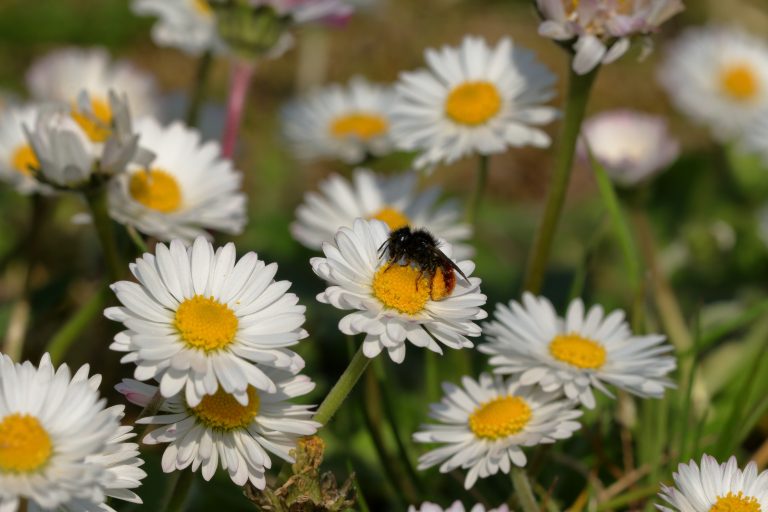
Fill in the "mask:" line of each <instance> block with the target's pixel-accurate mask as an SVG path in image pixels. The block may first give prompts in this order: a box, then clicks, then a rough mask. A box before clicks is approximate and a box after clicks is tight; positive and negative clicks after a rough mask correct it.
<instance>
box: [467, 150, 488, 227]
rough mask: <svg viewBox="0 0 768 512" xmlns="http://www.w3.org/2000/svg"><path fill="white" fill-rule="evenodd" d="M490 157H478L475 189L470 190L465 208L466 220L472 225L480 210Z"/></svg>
mask: <svg viewBox="0 0 768 512" xmlns="http://www.w3.org/2000/svg"><path fill="white" fill-rule="evenodd" d="M490 163H491V157H490V156H488V155H480V156H479V157H478V165H477V178H476V181H475V190H474V191H473V192H472V199H471V200H470V203H469V208H467V212H466V216H467V222H468V223H469V224H472V225H474V224H475V222H476V221H477V214H478V212H479V211H480V204H481V203H482V202H483V194H484V193H485V189H486V186H487V183H488V171H489V168H490Z"/></svg>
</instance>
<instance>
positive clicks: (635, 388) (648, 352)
mask: <svg viewBox="0 0 768 512" xmlns="http://www.w3.org/2000/svg"><path fill="white" fill-rule="evenodd" d="M484 332H485V333H486V335H487V337H488V341H487V342H486V343H484V344H482V345H481V346H480V347H479V350H480V351H481V352H483V353H485V354H489V355H490V356H491V359H490V363H491V364H492V365H494V366H495V367H496V368H495V370H494V371H495V372H496V373H501V374H512V375H517V376H519V378H520V382H521V383H523V384H525V385H530V384H539V385H540V386H541V388H542V389H544V390H545V391H553V392H554V391H559V390H561V389H562V391H563V392H565V395H566V396H567V397H568V398H570V399H572V400H579V401H580V402H581V403H582V404H584V405H585V406H586V407H588V408H590V409H592V408H594V407H595V397H594V395H593V394H592V388H593V387H595V388H597V389H599V390H601V391H602V392H603V393H605V394H607V395H609V396H610V392H609V391H608V389H607V388H606V387H605V384H613V385H614V386H616V387H618V388H620V389H623V390H625V391H628V392H630V393H632V394H635V395H638V396H641V397H654V398H659V397H661V396H662V395H663V394H664V389H665V388H669V387H672V386H673V383H672V382H671V381H670V380H669V379H668V378H667V377H666V375H667V374H668V373H670V372H671V371H672V370H674V369H675V366H676V362H675V358H674V357H673V356H671V355H668V354H669V353H670V352H672V351H673V347H672V345H670V344H668V343H665V337H664V336H662V335H659V334H652V335H647V336H634V335H633V334H632V333H631V332H630V330H629V326H628V325H627V323H626V321H625V320H624V312H623V311H621V310H616V311H613V312H612V313H610V314H609V315H606V314H605V312H604V311H603V308H602V307H600V306H597V305H596V306H592V307H591V308H589V310H588V311H586V312H585V311H584V303H583V302H582V301H581V299H576V300H574V301H573V302H571V304H570V305H569V306H568V311H567V312H566V314H565V318H560V317H559V316H558V315H557V313H556V312H555V309H554V308H553V307H552V304H551V303H550V302H549V301H548V300H547V299H545V298H544V297H534V296H533V295H531V294H530V293H526V294H524V295H523V300H522V304H520V303H518V302H515V301H510V303H509V305H508V306H507V305H504V304H499V305H497V306H496V313H495V315H494V320H493V321H491V322H489V323H487V324H486V325H485V326H484Z"/></svg>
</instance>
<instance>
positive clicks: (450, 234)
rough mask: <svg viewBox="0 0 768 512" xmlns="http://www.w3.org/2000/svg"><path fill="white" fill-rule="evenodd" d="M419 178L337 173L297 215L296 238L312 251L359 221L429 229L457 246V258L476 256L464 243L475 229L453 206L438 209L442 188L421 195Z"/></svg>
mask: <svg viewBox="0 0 768 512" xmlns="http://www.w3.org/2000/svg"><path fill="white" fill-rule="evenodd" d="M417 181H418V175H417V174H416V173H415V172H405V173H402V174H399V175H381V174H374V173H373V172H371V171H369V170H367V169H362V168H358V169H355V171H354V173H353V175H352V181H351V182H350V181H348V180H347V179H345V178H343V177H341V176H339V175H337V174H334V175H332V176H331V177H330V178H328V179H326V180H325V181H323V182H321V183H320V187H319V188H320V191H319V192H308V193H307V194H306V195H305V196H304V203H303V204H302V205H301V206H299V207H298V208H297V210H296V221H295V222H294V223H293V224H291V233H292V234H293V236H294V238H296V239H297V240H298V241H299V242H301V243H302V244H304V245H305V246H307V247H309V248H310V249H320V248H321V247H322V245H323V242H331V241H333V236H334V235H335V234H336V232H337V231H338V230H339V228H341V227H351V226H352V223H353V222H354V221H355V219H357V218H363V219H377V220H380V221H383V222H385V223H386V224H387V226H389V228H390V229H393V230H394V229H397V228H401V227H403V226H413V227H415V228H425V229H428V230H429V231H430V232H431V233H433V234H434V235H435V236H437V237H439V238H441V239H443V240H446V241H447V242H449V243H450V244H451V245H452V246H453V254H454V256H455V257H456V258H457V259H463V258H466V257H469V256H471V254H472V248H471V247H470V246H469V245H466V244H462V243H461V241H463V240H466V239H467V238H469V237H470V236H471V235H472V226H470V225H469V224H465V223H463V222H461V221H460V219H461V210H460V208H459V207H458V205H457V204H456V203H455V202H453V201H448V202H444V203H442V204H441V205H439V206H438V205H436V202H437V200H438V198H439V195H440V189H439V188H438V187H430V188H428V189H426V190H424V191H423V192H420V193H419V192H417V191H416V185H417Z"/></svg>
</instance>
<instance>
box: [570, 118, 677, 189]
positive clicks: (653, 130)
mask: <svg viewBox="0 0 768 512" xmlns="http://www.w3.org/2000/svg"><path fill="white" fill-rule="evenodd" d="M581 134H582V140H581V141H580V144H579V152H580V154H581V157H582V158H583V159H585V160H588V159H589V154H588V153H587V147H585V144H584V143H585V142H586V145H587V146H588V147H589V151H590V152H591V154H592V156H593V157H594V158H595V159H596V160H597V161H598V162H599V163H600V165H602V166H603V167H605V170H606V172H607V173H608V175H609V177H610V178H611V180H612V181H613V182H614V183H616V184H618V185H621V186H624V187H631V186H633V185H637V184H638V183H640V182H642V181H645V180H647V179H648V178H650V177H651V176H653V175H655V174H656V173H658V172H660V171H662V170H664V169H666V167H667V166H668V165H669V164H671V163H672V162H673V161H674V160H675V159H676V158H677V157H678V155H679V154H680V144H679V143H678V141H677V140H676V139H675V138H674V137H672V135H671V134H670V133H669V127H668V126H667V121H666V119H664V118H663V117H660V116H654V115H651V114H645V113H643V112H637V111H634V110H610V111H607V112H601V113H600V114H597V115H594V116H592V117H591V118H589V119H588V120H587V121H586V122H585V123H584V124H583V125H582V128H581Z"/></svg>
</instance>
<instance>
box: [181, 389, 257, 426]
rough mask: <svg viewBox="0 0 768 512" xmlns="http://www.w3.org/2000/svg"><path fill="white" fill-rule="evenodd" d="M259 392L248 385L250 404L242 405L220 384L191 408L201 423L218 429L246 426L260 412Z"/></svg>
mask: <svg viewBox="0 0 768 512" xmlns="http://www.w3.org/2000/svg"><path fill="white" fill-rule="evenodd" d="M260 403H261V401H260V400H259V394H258V392H257V391H256V389H255V388H254V387H253V386H248V405H242V404H240V402H238V401H237V400H236V399H235V397H234V396H232V395H230V394H229V393H227V392H226V391H224V390H223V389H221V386H219V390H218V391H216V393H214V394H213V395H206V396H204V397H203V399H202V400H201V401H200V404H199V405H198V406H197V407H193V408H191V409H190V410H191V411H192V414H194V415H195V416H197V419H198V420H200V423H202V424H203V425H205V426H206V427H209V428H213V429H217V430H234V429H237V428H246V427H247V426H248V425H250V424H251V422H253V419H254V418H255V417H256V415H258V414H259V405H260Z"/></svg>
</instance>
